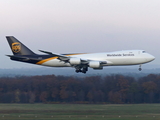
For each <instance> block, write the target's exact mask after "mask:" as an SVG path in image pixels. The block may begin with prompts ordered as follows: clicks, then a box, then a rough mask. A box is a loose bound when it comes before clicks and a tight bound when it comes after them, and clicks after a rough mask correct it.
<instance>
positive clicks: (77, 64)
mask: <svg viewBox="0 0 160 120" xmlns="http://www.w3.org/2000/svg"><path fill="white" fill-rule="evenodd" d="M6 38H7V40H8V43H9V45H10V47H11V50H12V52H13V55H7V56H8V57H10V59H11V60H15V61H20V62H25V63H32V64H37V65H43V66H49V67H73V68H75V71H76V72H77V73H78V72H82V73H86V72H87V71H88V67H90V68H93V69H96V70H97V69H98V70H102V69H103V67H105V66H124V65H139V70H140V71H141V70H142V68H141V65H142V64H144V63H148V62H151V61H153V60H154V59H155V57H154V56H153V55H150V54H148V53H147V52H145V51H144V50H124V51H116V52H104V53H75V54H57V53H52V52H47V51H43V50H39V51H40V52H42V53H45V54H44V55H38V54H35V53H34V52H33V51H31V50H30V49H29V48H27V47H26V46H25V45H24V44H22V43H21V42H20V41H18V40H17V39H16V38H15V37H13V36H7V37H6Z"/></svg>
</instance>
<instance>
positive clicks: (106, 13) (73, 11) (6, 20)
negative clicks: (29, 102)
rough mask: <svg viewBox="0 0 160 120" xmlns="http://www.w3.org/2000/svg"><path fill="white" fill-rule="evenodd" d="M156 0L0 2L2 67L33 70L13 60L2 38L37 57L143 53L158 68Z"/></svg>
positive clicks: (159, 3)
mask: <svg viewBox="0 0 160 120" xmlns="http://www.w3.org/2000/svg"><path fill="white" fill-rule="evenodd" d="M159 11H160V0H0V41H1V47H0V58H1V59H0V60H1V62H0V68H3V69H7V68H25V67H27V68H28V67H29V68H32V67H36V65H29V64H25V63H19V62H14V61H11V60H10V59H9V58H8V57H6V56H5V55H8V54H12V52H11V50H10V48H9V45H8V43H7V41H6V39H5V36H15V37H16V38H17V39H18V40H20V41H21V42H23V43H24V44H25V45H26V46H28V47H29V48H30V49H31V50H33V51H34V52H35V53H40V52H38V50H39V49H41V50H46V51H51V52H53V53H84V52H87V53H95V52H111V51H119V50H128V49H129V50H132V49H142V50H146V51H147V52H148V53H150V54H152V55H154V56H155V57H156V60H154V61H153V62H151V63H148V64H151V65H152V64H153V65H160V62H159V61H160V55H159V54H160V52H159V51H160V47H159V46H160V14H159Z"/></svg>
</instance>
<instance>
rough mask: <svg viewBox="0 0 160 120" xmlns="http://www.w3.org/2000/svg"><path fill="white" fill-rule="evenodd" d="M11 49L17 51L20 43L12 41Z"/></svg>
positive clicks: (19, 49)
mask: <svg viewBox="0 0 160 120" xmlns="http://www.w3.org/2000/svg"><path fill="white" fill-rule="evenodd" d="M12 51H13V52H14V53H18V52H20V51H21V44H20V43H18V42H15V43H12Z"/></svg>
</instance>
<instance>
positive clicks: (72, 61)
mask: <svg viewBox="0 0 160 120" xmlns="http://www.w3.org/2000/svg"><path fill="white" fill-rule="evenodd" d="M69 62H70V64H71V65H79V64H81V59H80V58H71V59H70V60H69Z"/></svg>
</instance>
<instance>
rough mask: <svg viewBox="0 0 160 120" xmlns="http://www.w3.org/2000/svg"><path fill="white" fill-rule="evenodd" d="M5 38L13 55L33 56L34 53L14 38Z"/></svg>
mask: <svg viewBox="0 0 160 120" xmlns="http://www.w3.org/2000/svg"><path fill="white" fill-rule="evenodd" d="M6 38H7V41H8V43H9V45H10V48H11V50H12V52H13V54H14V55H35V53H34V52H32V51H31V50H30V49H29V48H27V47H26V46H25V45H24V44H23V43H21V42H20V41H18V40H17V39H16V38H15V37H13V36H6Z"/></svg>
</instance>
